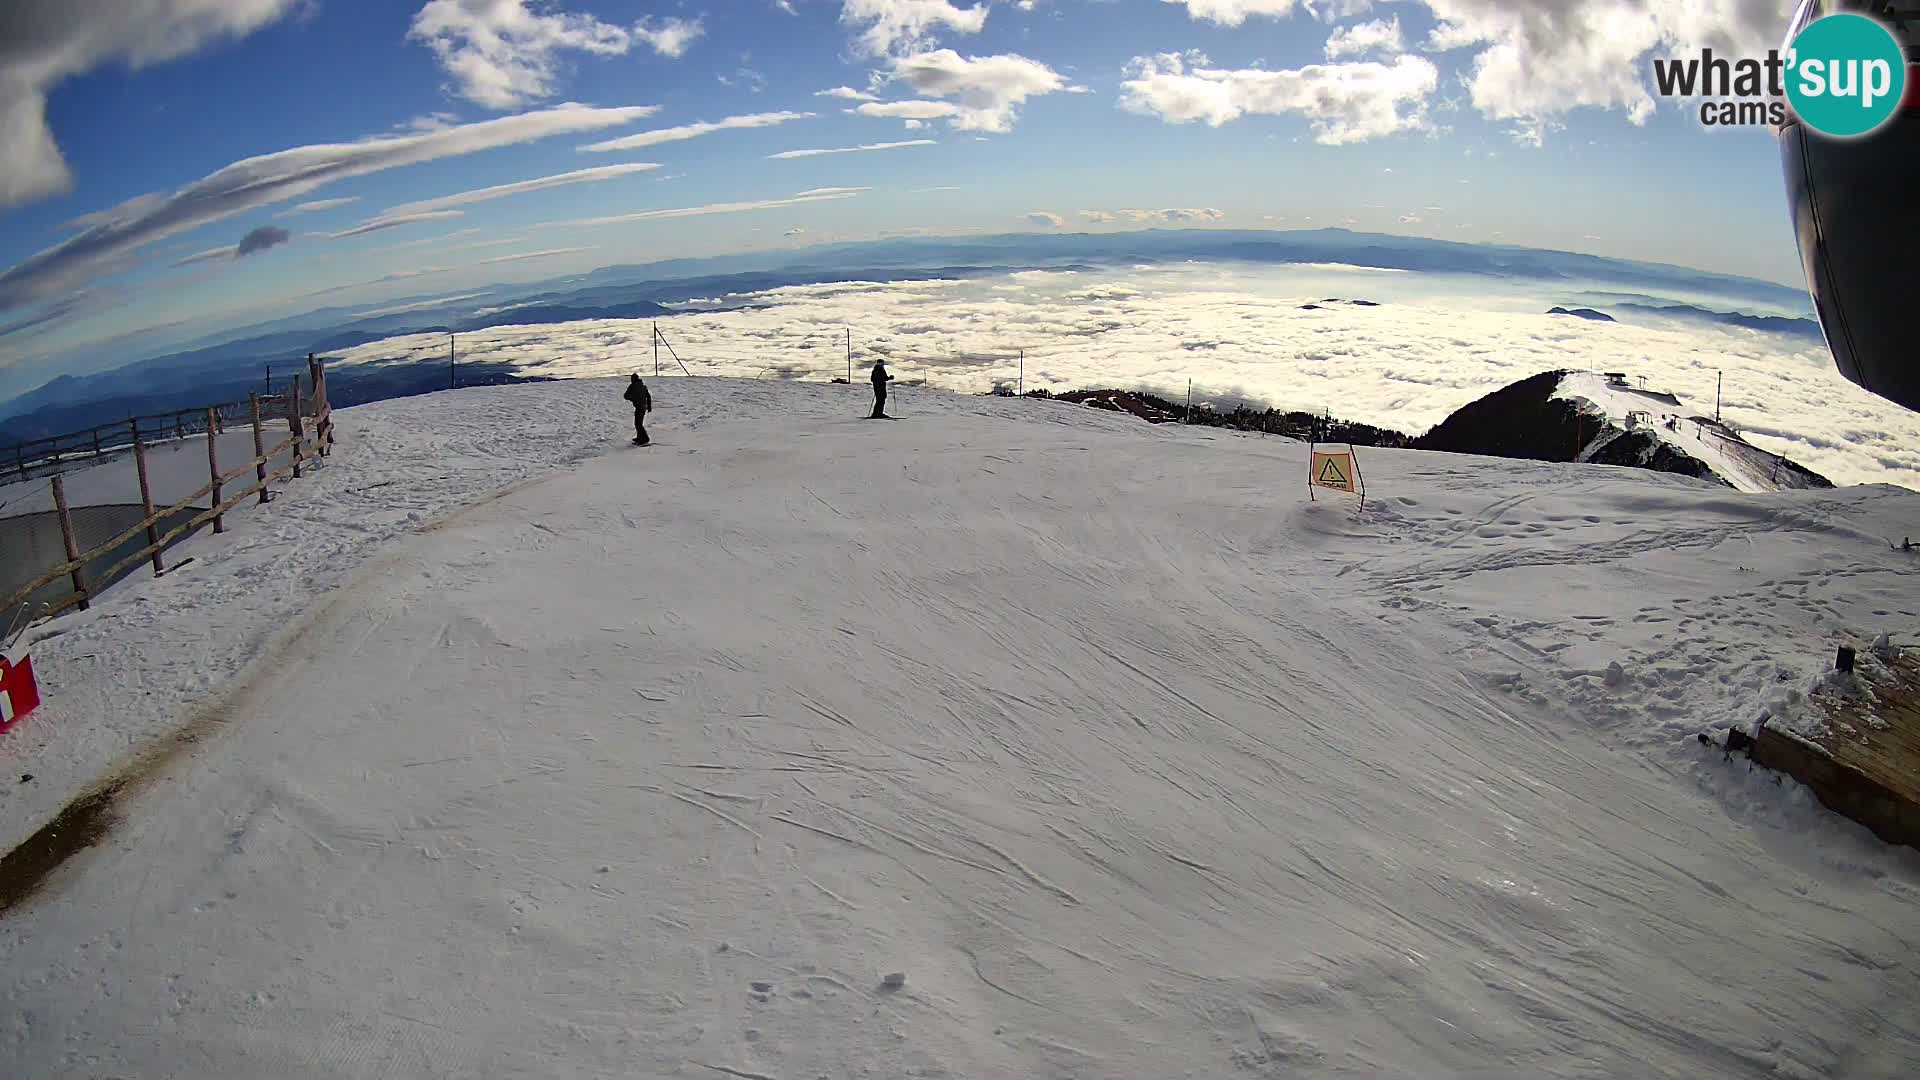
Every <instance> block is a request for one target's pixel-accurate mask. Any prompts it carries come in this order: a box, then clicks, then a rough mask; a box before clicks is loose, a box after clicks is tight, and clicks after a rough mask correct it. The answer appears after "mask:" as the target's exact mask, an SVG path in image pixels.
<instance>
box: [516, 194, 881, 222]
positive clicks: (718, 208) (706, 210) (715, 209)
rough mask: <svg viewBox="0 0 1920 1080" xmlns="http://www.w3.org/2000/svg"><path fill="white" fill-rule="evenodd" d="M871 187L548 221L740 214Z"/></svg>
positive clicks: (834, 197) (833, 197)
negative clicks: (782, 197)
mask: <svg viewBox="0 0 1920 1080" xmlns="http://www.w3.org/2000/svg"><path fill="white" fill-rule="evenodd" d="M870 190H872V189H871V188H864V187H859V188H814V189H813V190H811V191H802V192H800V193H799V194H797V195H793V196H790V197H788V198H785V199H759V200H755V201H751V202H725V203H708V204H706V205H705V206H684V207H678V208H676V209H672V210H641V211H638V212H636V213H632V214H615V215H613V216H612V217H597V218H580V219H578V220H575V221H554V222H549V223H548V224H549V225H552V226H575V227H582V228H602V227H605V226H608V225H626V224H629V223H631V222H635V221H653V220H655V219H657V218H681V217H701V216H704V215H707V214H741V213H747V212H749V211H753V210H777V209H779V208H781V207H785V206H801V205H804V204H806V203H816V202H833V201H836V200H839V199H851V198H854V197H856V196H858V195H861V194H863V193H865V192H867V191H870Z"/></svg>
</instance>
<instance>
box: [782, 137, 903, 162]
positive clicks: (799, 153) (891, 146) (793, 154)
mask: <svg viewBox="0 0 1920 1080" xmlns="http://www.w3.org/2000/svg"><path fill="white" fill-rule="evenodd" d="M933 144H934V140H932V139H909V140H907V141H906V142H883V143H867V144H865V145H863V146H841V147H835V148H834V149H831V150H783V151H781V152H780V153H778V154H768V155H767V157H768V158H769V159H771V160H774V161H786V160H788V159H790V158H806V157H820V156H822V155H825V154H857V153H859V152H861V151H863V150H898V149H900V148H901V147H906V146H932V145H933Z"/></svg>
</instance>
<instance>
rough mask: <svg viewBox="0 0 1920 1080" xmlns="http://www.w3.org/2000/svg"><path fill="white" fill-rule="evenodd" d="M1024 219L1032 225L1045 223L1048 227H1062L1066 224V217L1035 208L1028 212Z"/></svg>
mask: <svg viewBox="0 0 1920 1080" xmlns="http://www.w3.org/2000/svg"><path fill="white" fill-rule="evenodd" d="M1026 220H1027V221H1028V222H1030V223H1032V224H1034V225H1045V226H1046V227H1047V228H1049V229H1062V228H1065V227H1066V224H1067V219H1066V218H1063V217H1061V216H1060V215H1059V214H1049V213H1047V212H1046V211H1044V210H1036V211H1034V212H1033V213H1031V214H1028V215H1027V218H1026Z"/></svg>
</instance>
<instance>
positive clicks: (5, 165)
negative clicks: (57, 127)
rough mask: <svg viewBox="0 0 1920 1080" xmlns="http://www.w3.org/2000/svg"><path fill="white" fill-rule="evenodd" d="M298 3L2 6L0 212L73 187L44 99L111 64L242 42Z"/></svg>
mask: <svg viewBox="0 0 1920 1080" xmlns="http://www.w3.org/2000/svg"><path fill="white" fill-rule="evenodd" d="M302 2H303V0H116V2H115V3H112V4H110V5H102V4H93V3H74V2H71V0H5V3H0V208H5V207H9V206H19V205H22V204H25V203H29V202H35V201H38V200H40V199H44V198H47V197H49V196H52V195H59V194H63V193H65V192H67V191H70V190H72V188H73V174H72V172H71V171H70V170H69V169H68V167H67V161H66V158H65V157H64V156H63V155H62V154H61V153H60V146H59V144H58V143H57V142H56V141H55V140H54V136H53V130H52V129H51V128H50V127H48V126H47V94H48V92H49V91H51V90H52V89H53V88H54V87H55V86H57V85H59V84H60V83H61V82H64V81H65V80H67V79H69V78H72V77H74V76H76V75H84V74H86V73H87V72H90V71H95V70H97V69H100V68H103V67H105V66H107V65H109V64H113V63H116V62H119V63H123V64H125V65H126V66H127V67H128V68H130V69H132V70H134V71H138V70H141V69H143V68H147V67H151V66H153V65H155V64H160V63H165V62H167V61H169V60H178V59H181V58H183V57H187V56H192V55H193V54H194V53H197V52H200V51H201V50H203V49H206V48H209V47H211V46H213V45H215V44H217V43H218V42H221V41H228V40H237V39H239V38H244V37H246V36H247V35H249V34H252V33H253V32H254V31H256V30H259V29H260V28H261V27H264V26H267V25H268V24H270V23H273V22H275V21H277V20H279V19H281V18H283V17H284V16H286V15H287V14H288V13H289V12H291V11H293V10H294V9H296V8H297V7H299V6H301V4H302Z"/></svg>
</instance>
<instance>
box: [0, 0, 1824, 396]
mask: <svg viewBox="0 0 1920 1080" xmlns="http://www.w3.org/2000/svg"><path fill="white" fill-rule="evenodd" d="M121 6H122V7H123V8H124V14H123V16H122V17H121V18H118V19H116V20H114V21H113V22H112V23H111V24H106V23H102V22H101V21H100V20H92V21H87V20H86V19H85V18H84V16H83V15H82V14H75V13H73V12H71V11H70V10H69V9H84V8H85V7H86V5H78V4H68V3H60V2H56V0H22V2H21V3H20V4H18V5H16V7H15V8H14V9H13V10H10V11H9V12H6V13H0V41H6V42H8V44H5V45H0V140H4V141H5V143H6V145H5V146H0V161H3V162H4V163H3V164H0V220H4V222H5V227H4V229H0V376H5V375H8V374H11V375H15V376H18V375H19V373H20V370H21V369H24V368H32V369H35V370H37V371H40V372H42V377H44V375H45V374H57V373H58V370H57V369H58V368H59V366H60V365H61V364H62V363H63V358H70V357H78V356H80V355H82V354H85V353H88V352H89V350H91V351H92V352H93V353H97V352H98V351H99V348H100V345H101V343H102V342H103V341H111V340H114V339H119V338H125V340H124V341H122V342H119V343H118V344H115V345H114V346H113V348H115V349H125V350H127V351H129V352H130V353H139V354H141V355H144V352H142V348H143V345H144V344H145V343H148V342H153V341H162V340H166V339H167V338H169V337H172V338H176V339H182V338H184V337H185V336H188V335H189V334H194V335H197V334H201V333H207V332H212V331H215V330H217V329H219V328H220V327H221V326H223V325H235V324H239V323H245V322H253V321H259V320H262V319H267V318H273V317H278V316H282V315H286V314H291V313H294V312H298V311H305V310H311V309H314V308H321V307H334V306H340V307H345V308H348V309H350V310H353V311H359V310H377V309H379V308H380V307H381V306H382V305H383V304H390V303H392V302H393V301H394V298H396V297H406V296H443V295H458V294H460V293H461V292H462V291H463V290H467V289H472V288H475V287H478V286H481V285H484V284H489V283H494V282H502V281H523V280H536V279H542V278H547V277H554V276H559V275H563V274H567V273H573V272H578V271H583V270H587V269H591V268H593V267H597V266H604V265H609V264H617V263H634V262H645V261H651V260H655V259H663V258H674V257H681V256H697V255H710V254H722V253H728V252H738V251H749V250H755V249H765V248H778V247H783V246H784V247H798V246H803V245H805V244H811V243H817V242H821V241H827V240H840V239H872V238H879V237H884V236H887V235H896V234H901V233H910V232H913V231H917V230H933V231H942V232H965V231H979V232H1005V231H1018V230H1052V229H1069V230H1087V229H1130V228H1141V227H1147V226H1154V225H1165V224H1187V225H1192V224H1198V225H1206V226H1217V227H1233V228H1312V227H1318V226H1325V225H1343V226H1346V227H1349V228H1355V229H1366V230H1378V231H1384V232H1397V233H1406V234H1411V235H1422V236H1432V237H1440V238H1445V239H1454V240H1467V241H1493V242H1501V243H1516V244H1526V245H1533V246H1541V247H1552V248H1562V249H1568V250H1575V251H1585V252H1592V253H1595V254H1602V255H1612V256H1620V257H1627V258H1637V259H1647V260H1654V261H1662V262H1674V263H1680V264H1683V265H1690V266H1696V267H1701V268H1705V269H1712V270H1719V271H1726V272H1732V273H1739V274H1746V275H1750V276H1754V277H1760V278H1764V279H1770V280H1774V281H1780V282H1784V283H1788V284H1797V283H1798V282H1799V280H1800V278H1799V266H1798V261H1797V256H1796V254H1795V251H1794V247H1793V242H1792V235H1791V230H1790V228H1789V224H1788V221H1787V216H1786V208H1785V200H1784V197H1783V194H1782V184H1781V179H1780V174H1779V166H1778V162H1777V158H1776V154H1775V147H1774V143H1773V139H1772V137H1771V135H1770V134H1769V133H1768V132H1767V131H1766V130H1765V129H1739V130H1725V129H1721V130H1715V129H1706V128H1702V127H1701V126H1700V124H1699V122H1698V120H1697V119H1696V117H1695V109H1694V108H1693V107H1692V106H1691V105H1690V104H1689V103H1675V102H1664V103H1655V102H1654V101H1653V100H1652V99H1651V98H1650V97H1648V96H1647V93H1648V91H1647V88H1648V87H1649V86H1650V83H1651V77H1650V67H1651V59H1652V57H1653V56H1655V55H1666V54H1668V53H1672V52H1683V51H1685V50H1689V49H1694V50H1696V51H1697V47H1698V46H1699V45H1700V44H1703V43H1707V44H1715V45H1716V46H1718V48H1719V49H1720V50H1722V51H1726V50H1734V51H1744V52H1746V53H1749V54H1752V53H1754V52H1755V51H1756V50H1759V49H1764V48H1766V47H1768V46H1769V45H1771V44H1772V43H1773V42H1772V38H1773V37H1774V36H1775V35H1777V33H1778V31H1779V30H1780V28H1781V27H1783V26H1784V17H1783V16H1781V15H1779V14H1778V13H1769V12H1766V11H1764V10H1762V11H1759V12H1758V13H1757V14H1756V12H1755V5H1752V4H1745V5H1739V4H1713V3H1701V2H1692V3H1679V2H1667V0H1585V2H1576V0H1421V2H1398V3H1378V2H1372V3H1370V2H1369V0H1325V2H1316V3H1313V4H1311V5H1310V4H1306V3H1299V2H1296V0H1032V2H1030V3H1018V2H1015V3H992V4H991V5H988V4H980V5H974V6H969V5H967V4H965V3H952V2H950V0H787V2H785V3H782V2H780V0H741V2H737V3H724V2H714V3H694V2H687V3H677V4H643V3H632V2H620V0H556V2H553V3H541V2H538V0H431V2H424V0H404V2H403V0H126V2H125V3H124V4H123V5H121ZM1759 6H1760V7H1761V8H1763V9H1764V8H1765V6H1766V5H1765V3H1762V4H1761V5H1759ZM1723 8H1724V9H1727V11H1726V13H1725V14H1722V12H1721V9H1723ZM1736 12H1737V13H1738V14H1736ZM834 88H848V89H849V90H852V91H857V92H859V93H860V94H862V95H865V98H856V97H834V96H823V95H822V92H823V91H828V90H831V89H834ZM861 109H864V110H865V112H866V113H868V114H876V113H877V114H879V115H863V114H860V113H858V112H854V111H850V110H861ZM804 114H811V115H804ZM908 117H920V119H917V120H910V119H908ZM730 118H732V121H733V123H734V124H735V125H737V126H733V127H726V128H721V129H718V130H711V131H707V132H705V133H701V134H691V135H690V136H689V137H684V138H678V139H671V140H646V139H642V140H639V141H640V142H642V143H647V142H651V144H650V145H638V146H631V145H630V146H624V147H614V148H609V149H584V148H589V147H593V146H594V145H595V144H602V143H607V142H611V141H617V140H621V139H624V138H629V137H632V136H637V135H641V134H643V133H647V132H657V131H662V130H665V129H679V128H684V127H685V126H687V125H695V124H702V123H705V124H716V123H720V122H722V121H728V120H729V119H730ZM741 118H746V119H741ZM1636 121H1638V122H1636ZM408 140H410V141H408ZM886 144H912V145H893V146H887V145H886ZM881 146H884V147H885V148H878V149H853V148H860V147H881ZM816 150H844V151H847V152H841V153H831V154H803V155H794V154H793V152H795V151H816ZM783 154H784V155H789V156H784V157H781V156H776V155H783ZM249 159H254V160H251V161H250V160H249ZM623 167H624V168H623ZM582 170H598V171H597V172H593V173H588V174H581V171H582ZM533 181H540V183H531V182H533ZM509 185H519V186H518V187H509ZM496 188H504V189H505V190H497V191H495V190H488V189H496ZM649 211H699V212H697V213H686V214H677V215H674V214H667V215H657V216H652V217H644V218H634V217H632V215H636V214H643V213H646V212H649ZM1167 211H1174V213H1167ZM622 219H624V220H622ZM243 240H244V241H247V242H246V243H245V244H244V245H243ZM242 246H244V247H245V248H246V249H247V253H246V254H244V255H240V254H237V252H238V250H239V249H240V248H241V247H242ZM127 335H132V336H131V337H127ZM74 362H76V363H77V361H74ZM5 369H15V370H13V371H11V372H9V371H6V370H5ZM8 381H16V380H8ZM34 381H39V380H38V379H35V380H34Z"/></svg>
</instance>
